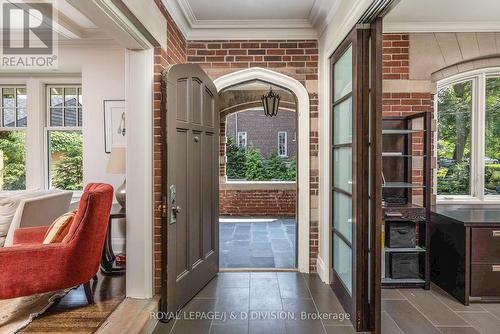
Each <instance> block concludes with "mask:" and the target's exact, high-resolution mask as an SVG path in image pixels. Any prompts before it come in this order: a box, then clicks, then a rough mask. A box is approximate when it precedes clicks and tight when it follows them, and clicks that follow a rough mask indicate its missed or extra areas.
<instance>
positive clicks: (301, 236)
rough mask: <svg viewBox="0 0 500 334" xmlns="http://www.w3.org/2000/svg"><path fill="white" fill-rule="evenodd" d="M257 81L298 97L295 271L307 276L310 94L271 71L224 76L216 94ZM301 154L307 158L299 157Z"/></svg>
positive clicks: (256, 68) (219, 81)
mask: <svg viewBox="0 0 500 334" xmlns="http://www.w3.org/2000/svg"><path fill="white" fill-rule="evenodd" d="M253 80H260V81H264V82H270V83H273V84H275V85H278V86H281V87H283V88H286V89H289V90H290V91H292V93H294V94H295V96H296V97H297V107H298V108H297V112H298V115H297V116H298V144H297V149H298V152H299V156H298V171H297V184H298V196H297V198H298V210H297V225H298V232H297V233H298V247H297V250H298V265H297V267H298V270H299V271H300V272H304V273H308V272H309V214H310V211H309V208H310V204H309V202H310V195H309V175H310V170H309V160H310V159H309V153H308V152H309V128H310V124H309V111H310V110H309V93H308V92H307V90H306V88H305V87H304V85H302V84H301V83H300V82H299V81H298V80H296V79H294V78H292V77H289V76H287V75H285V74H282V73H278V72H275V71H271V70H268V69H264V68H260V67H253V68H248V69H244V70H241V71H237V72H233V73H230V74H227V75H224V76H222V77H220V78H218V79H216V80H215V81H214V83H215V86H216V87H217V90H218V91H219V92H220V91H221V90H223V89H225V88H228V87H231V86H234V85H237V84H240V83H242V82H247V81H253ZM300 152H304V154H307V156H304V157H302V156H301V154H300Z"/></svg>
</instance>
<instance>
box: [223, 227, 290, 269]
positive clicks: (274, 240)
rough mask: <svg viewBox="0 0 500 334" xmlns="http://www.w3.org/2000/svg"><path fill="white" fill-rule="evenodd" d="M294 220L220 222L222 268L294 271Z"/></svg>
mask: <svg viewBox="0 0 500 334" xmlns="http://www.w3.org/2000/svg"><path fill="white" fill-rule="evenodd" d="M296 225H297V224H296V222H295V219H267V218H266V219H262V218H261V219H250V218H221V219H220V224H219V262H220V267H221V268H287V269H288V268H290V269H292V268H295V267H296V265H295V254H296V252H295V249H296V231H297V229H296Z"/></svg>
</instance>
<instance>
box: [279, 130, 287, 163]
mask: <svg viewBox="0 0 500 334" xmlns="http://www.w3.org/2000/svg"><path fill="white" fill-rule="evenodd" d="M287 137H288V133H287V132H286V131H278V155H279V156H280V157H287V156H288V140H287V139H288V138H287Z"/></svg>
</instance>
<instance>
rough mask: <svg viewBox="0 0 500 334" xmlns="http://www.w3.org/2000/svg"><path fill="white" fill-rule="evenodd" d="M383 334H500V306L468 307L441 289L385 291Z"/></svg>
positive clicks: (476, 305)
mask: <svg viewBox="0 0 500 334" xmlns="http://www.w3.org/2000/svg"><path fill="white" fill-rule="evenodd" d="M382 310H383V312H382V333H383V334H494V333H495V334H498V333H500V304H471V305H470V306H464V305H463V304H461V303H460V302H458V301H457V300H456V299H454V298H453V297H451V296H450V295H448V294H447V293H446V292H444V291H443V290H441V289H440V288H439V287H437V286H435V285H432V287H431V290H430V291H425V290H421V289H404V290H403V289H394V290H382Z"/></svg>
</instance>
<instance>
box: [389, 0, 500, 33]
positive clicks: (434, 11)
mask: <svg viewBox="0 0 500 334" xmlns="http://www.w3.org/2000/svg"><path fill="white" fill-rule="evenodd" d="M499 13H500V2H499V1H498V0H474V1H469V0H439V1H436V0H402V1H400V2H399V4H398V5H397V6H396V7H395V8H394V9H393V10H392V11H391V12H390V13H389V14H388V15H387V16H386V17H385V19H384V31H385V32H484V31H499V30H500V19H499Z"/></svg>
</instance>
